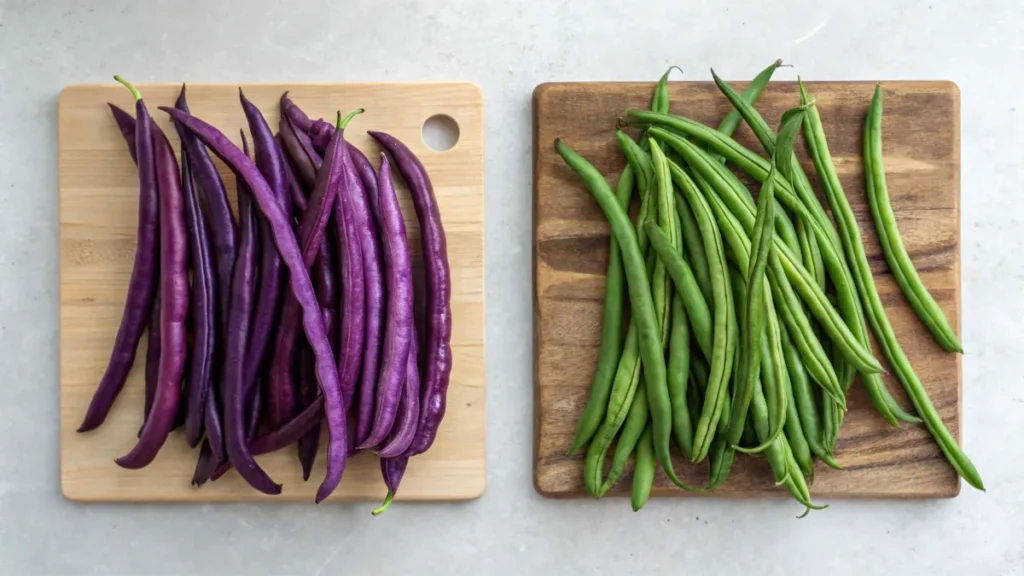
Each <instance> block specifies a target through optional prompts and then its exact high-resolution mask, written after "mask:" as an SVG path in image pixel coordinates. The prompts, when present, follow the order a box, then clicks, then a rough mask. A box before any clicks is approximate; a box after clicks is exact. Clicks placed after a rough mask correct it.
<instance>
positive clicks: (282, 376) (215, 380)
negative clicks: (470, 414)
mask: <svg viewBox="0 0 1024 576" xmlns="http://www.w3.org/2000/svg"><path fill="white" fill-rule="evenodd" d="M115 79H116V80H118V81H119V82H121V83H122V84H124V85H125V86H126V87H128V89H129V90H131V91H132V94H133V96H134V97H135V116H134V118H133V117H132V115H131V114H129V113H128V112H126V111H124V110H122V109H120V108H118V107H117V106H114V105H113V104H110V105H109V106H110V110H111V112H112V113H113V116H114V120H115V121H116V122H117V125H118V127H119V128H120V130H121V133H122V134H123V135H124V139H125V142H126V144H127V146H128V151H129V152H130V153H131V155H132V159H133V160H134V161H135V163H136V165H137V166H138V175H139V219H138V220H139V222H138V242H137V251H136V254H135V262H134V265H133V269H132V275H131V280H130V282H129V285H128V295H127V298H126V302H125V307H124V313H123V315H122V318H121V324H120V327H119V329H118V332H117V337H116V340H115V341H114V345H113V351H112V353H111V356H110V362H109V364H108V366H107V369H106V372H105V373H104V375H103V378H102V380H101V381H100V383H99V385H98V387H97V389H96V392H95V394H94V396H93V398H92V402H91V404H90V405H89V408H88V411H87V412H86V414H85V418H84V419H83V421H82V425H81V426H80V427H79V432H87V431H89V430H93V429H95V428H97V427H98V426H100V425H101V424H102V423H103V421H104V420H105V419H106V417H107V415H108V414H109V412H110V409H111V408H112V406H113V404H114V401H115V399H116V398H117V395H118V393H119V392H120V391H121V389H122V388H123V387H124V383H125V380H126V379H127V377H128V373H129V371H130V370H131V368H132V365H133V364H134V362H135V353H136V349H137V348H138V344H139V341H140V340H141V338H142V335H143V333H144V332H146V333H147V340H148V342H147V344H148V351H147V355H146V367H145V380H146V393H145V405H144V423H143V425H142V428H141V429H140V431H139V434H138V442H137V443H136V445H135V447H134V448H133V449H132V450H131V451H130V452H129V453H128V454H126V455H124V456H122V457H121V458H118V459H117V460H116V462H117V464H118V465H119V466H122V467H124V468H128V469H138V468H143V467H145V466H147V465H149V464H150V463H151V462H152V461H153V459H154V458H155V457H156V455H157V453H158V452H159V450H160V448H161V447H162V446H163V445H164V443H165V442H166V441H167V438H168V437H169V435H170V433H171V432H172V431H173V430H175V429H176V428H178V427H184V433H185V438H186V441H187V442H188V444H189V446H191V447H193V448H196V447H198V448H199V452H198V459H197V463H196V468H195V473H194V475H193V478H192V482H193V484H194V485H195V486H197V487H198V486H202V485H203V484H204V483H206V482H209V481H216V480H217V479H218V478H220V477H221V476H222V475H223V474H225V473H226V472H228V471H229V470H230V469H231V468H234V469H236V470H237V471H238V473H239V474H240V475H241V476H242V478H244V479H245V481H246V482H247V483H249V485H251V486H252V487H253V488H255V489H256V490H259V491H260V492H263V493H266V494H271V495H274V494H280V492H281V485H280V484H277V483H275V482H274V481H273V480H272V479H271V478H270V476H269V475H268V474H267V473H266V472H265V471H264V470H263V469H262V468H261V467H260V465H259V464H258V463H257V462H256V460H255V458H254V457H255V456H257V455H260V454H266V453H269V452H273V451H276V450H281V449H284V448H286V447H288V446H291V445H293V444H294V445H297V447H298V449H297V453H298V460H299V465H300V466H301V467H302V472H303V477H304V478H305V479H308V478H309V474H310V471H311V470H312V467H313V463H314V460H315V459H316V457H317V452H318V447H319V444H320V434H321V428H322V426H321V423H323V422H325V423H326V434H327V442H326V444H327V454H326V458H327V462H326V470H327V471H326V475H325V477H324V479H323V481H322V483H321V485H320V488H319V490H318V491H317V495H316V501H317V502H320V501H322V500H324V499H325V498H327V497H328V496H330V494H331V493H332V492H333V491H334V490H335V489H336V488H337V487H338V485H339V484H340V482H341V479H342V476H343V474H344V471H345V462H346V459H347V457H348V456H349V455H351V454H353V453H355V452H357V451H366V450H368V451H373V452H375V453H377V454H378V456H379V457H380V469H381V474H382V475H383V477H384V481H385V484H386V485H387V488H388V494H387V498H386V500H385V501H384V504H383V505H382V506H381V507H380V508H378V509H377V510H375V511H374V514H378V513H380V512H382V511H384V510H386V509H387V507H388V506H389V505H390V504H391V502H392V500H393V498H394V495H395V492H396V491H397V490H398V486H399V484H400V482H401V480H402V476H403V474H404V472H405V469H406V465H407V464H408V461H409V458H410V457H412V456H416V455H418V454H422V453H423V452H425V451H426V450H427V449H428V448H430V446H431V444H432V443H433V441H434V438H435V437H436V435H437V430H438V427H439V425H440V423H441V420H442V418H443V417H444V412H445V399H446V394H447V388H448V380H449V376H450V373H451V359H452V356H451V321H452V316H451V278H450V272H449V267H448V258H447V248H446V243H445V234H444V228H443V227H442V223H441V216H440V213H439V211H438V206H437V200H436V198H435V196H434V190H433V187H432V186H431V183H430V179H429V177H428V175H427V172H426V170H425V169H424V167H423V164H422V163H421V162H420V161H419V160H418V159H417V158H416V156H415V155H414V154H413V153H412V152H411V151H410V150H409V148H407V147H406V146H405V145H404V144H402V143H401V142H400V141H398V140H397V139H395V138H394V137H392V136H389V135H388V134H385V133H382V132H374V131H370V132H369V134H370V136H372V137H373V138H374V139H375V140H376V141H377V142H378V143H379V144H380V146H381V147H382V148H383V149H384V150H385V151H386V152H385V153H382V154H381V157H380V167H379V169H376V170H375V169H374V167H373V165H372V164H371V162H370V161H369V160H368V159H367V158H366V156H365V155H363V153H362V152H360V151H359V149H357V148H356V147H355V146H352V145H351V144H348V143H347V142H346V141H345V137H344V131H345V127H346V126H347V125H348V123H349V122H350V121H351V120H352V119H353V118H355V117H356V116H357V115H358V114H359V113H361V112H362V110H361V109H360V110H356V111H354V112H352V113H351V114H349V115H348V116H345V117H342V115H341V113H340V112H339V113H338V118H337V121H336V122H333V123H330V122H325V121H323V120H312V119H310V118H309V116H307V115H306V114H305V113H304V112H303V111H302V110H301V109H299V107H298V106H296V105H295V103H294V102H292V101H291V100H290V99H289V98H288V94H287V93H285V94H284V95H282V96H281V102H280V106H281V110H280V112H281V114H280V116H281V120H280V126H279V130H278V133H277V134H275V133H274V132H273V130H272V129H271V128H270V126H269V125H268V124H267V122H266V120H265V119H264V117H263V114H262V113H261V112H260V110H259V109H258V108H257V107H256V106H255V105H253V104H252V102H250V101H249V100H247V99H246V98H245V95H244V94H243V93H242V92H241V90H239V99H240V100H241V105H242V110H243V112H244V114H245V118H246V121H247V124H248V126H249V133H250V135H251V139H252V148H253V155H252V156H251V157H250V153H249V146H248V141H247V138H246V135H245V132H244V130H243V131H242V143H243V145H242V149H239V148H238V147H237V146H236V145H235V144H234V143H232V142H231V141H230V140H229V139H228V138H227V137H226V136H225V135H224V134H223V133H221V132H220V131H219V130H217V129H216V128H214V127H213V126H211V125H210V124H207V123H206V122H204V121H202V120H200V119H199V118H196V117H195V116H192V115H191V114H190V113H189V109H188V105H187V103H186V100H185V87H184V86H182V89H181V94H180V96H179V97H178V100H177V102H176V103H175V105H174V107H173V108H170V107H164V106H161V107H160V110H162V111H164V112H166V113H167V114H169V115H170V116H171V119H172V120H173V122H174V127H175V129H176V130H177V132H178V136H179V137H180V140H181V150H180V155H179V156H180V162H179V159H178V158H176V157H175V154H174V149H173V148H172V146H171V143H170V141H169V140H168V139H167V137H166V136H165V135H164V134H163V132H162V131H161V130H160V128H159V127H157V126H156V124H155V123H154V122H153V121H152V119H151V117H150V115H149V113H148V111H147V109H146V105H145V104H144V103H143V100H142V95H141V94H140V93H139V91H138V90H136V89H135V87H133V86H132V85H131V84H129V83H128V82H126V81H124V80H122V79H120V78H118V77H116V76H115ZM210 152H213V153H214V154H215V155H216V156H218V157H219V158H220V159H221V160H222V161H223V162H224V163H225V164H226V165H227V166H228V167H229V168H230V169H231V170H232V172H234V174H235V176H236V179H237V187H238V190H237V197H238V202H237V204H238V210H237V217H236V214H235V213H234V212H233V211H232V209H231V206H230V204H229V202H228V196H227V191H226V190H225V187H224V183H223V181H222V180H221V177H220V175H219V173H218V172H217V168H216V166H215V165H214V163H213V161H212V159H211V157H210ZM389 157H390V159H389ZM392 165H394V166H396V167H397V169H398V171H399V173H400V174H401V176H402V178H403V179H404V180H405V182H406V184H407V185H408V188H409V191H410V194H411V196H412V200H413V205H414V207H415V210H416V217H417V219H418V221H419V224H420V230H421V233H420V243H421V247H422V253H423V267H424V270H425V273H426V274H425V276H426V280H425V284H426V286H425V288H426V289H425V291H424V292H423V293H424V294H425V297H424V301H423V302H419V303H417V302H414V297H413V293H414V289H413V274H412V260H411V252H410V247H409V244H408V240H407V237H406V229H405V221H404V219H403V216H402V211H401V208H400V206H399V202H398V197H397V195H396V192H395V186H394V182H393V179H392V173H391V166H392ZM414 307H418V308H421V309H423V310H424V312H425V314H424V315H423V318H424V320H423V322H422V324H421V325H420V326H419V327H417V326H416V322H415V320H414V313H413V310H414ZM147 328H148V330H147ZM350 423H351V424H350Z"/></svg>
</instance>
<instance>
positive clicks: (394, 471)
mask: <svg viewBox="0 0 1024 576" xmlns="http://www.w3.org/2000/svg"><path fill="white" fill-rule="evenodd" d="M408 465H409V457H408V456H399V457H397V458H381V460H380V473H381V476H383V477H384V485H385V486H387V488H388V495H387V496H386V497H385V498H384V503H383V504H381V505H380V507H379V508H377V509H376V510H374V511H373V512H372V514H373V515H374V516H377V515H379V514H383V513H384V512H385V511H386V510H387V509H388V508H390V507H391V503H392V502H394V501H395V494H396V493H397V492H398V486H399V485H400V484H401V483H402V476H405V467H406V466H408Z"/></svg>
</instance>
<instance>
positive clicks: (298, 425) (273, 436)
mask: <svg viewBox="0 0 1024 576" xmlns="http://www.w3.org/2000/svg"><path fill="white" fill-rule="evenodd" d="M323 417H324V397H323V395H320V396H317V397H316V400H314V401H313V403H312V404H310V405H309V406H307V407H306V409H305V410H303V411H302V412H300V413H299V415H298V416H296V417H295V418H292V419H291V420H290V421H289V422H288V423H286V424H285V425H284V426H281V427H280V428H278V429H277V430H272V431H270V432H267V433H266V434H264V435H262V436H259V437H257V438H256V439H255V440H253V441H252V442H251V443H250V444H249V451H250V452H252V454H253V455H254V456H259V455H261V454H269V453H271V452H277V451H278V450H283V449H284V448H286V447H287V446H290V445H292V444H295V443H296V442H298V441H299V438H302V437H303V436H305V435H306V434H308V433H309V431H310V430H312V429H313V428H314V427H318V426H319V425H320V422H321V421H322V420H323ZM230 469H231V463H230V462H223V463H221V465H220V466H218V467H217V469H216V470H215V471H214V472H213V474H212V479H213V480H216V479H218V478H220V477H221V476H223V475H224V474H225V473H226V472H227V471H228V470H230Z"/></svg>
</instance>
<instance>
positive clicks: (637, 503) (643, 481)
mask: <svg viewBox="0 0 1024 576" xmlns="http://www.w3.org/2000/svg"><path fill="white" fill-rule="evenodd" d="M656 467H657V462H656V461H655V459H654V440H653V432H652V430H651V424H650V423H648V424H647V427H646V428H644V433H643V436H641V437H640V443H639V444H638V445H637V447H636V466H635V468H634V470H633V492H632V494H631V496H630V503H631V504H632V505H633V512H639V511H640V509H641V508H643V507H644V504H647V499H648V498H650V496H651V488H652V487H653V486H654V472H655V469H656Z"/></svg>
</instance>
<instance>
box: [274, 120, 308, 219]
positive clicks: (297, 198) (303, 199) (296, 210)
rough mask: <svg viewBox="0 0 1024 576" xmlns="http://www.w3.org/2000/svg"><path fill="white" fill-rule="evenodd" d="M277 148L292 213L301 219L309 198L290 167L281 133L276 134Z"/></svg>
mask: <svg viewBox="0 0 1024 576" xmlns="http://www.w3.org/2000/svg"><path fill="white" fill-rule="evenodd" d="M277 149H278V152H279V153H280V154H281V158H283V159H284V175H285V179H286V180H287V182H288V196H289V197H290V198H291V201H292V215H293V216H294V217H295V218H296V219H299V220H301V219H302V215H303V214H305V212H306V207H307V206H308V205H309V198H308V197H307V195H306V190H305V189H304V188H303V187H302V184H299V178H298V177H297V176H296V175H295V169H294V168H292V163H291V160H290V159H289V158H288V156H287V155H286V154H285V151H284V143H283V142H282V141H281V135H280V134H278V135H277Z"/></svg>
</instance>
